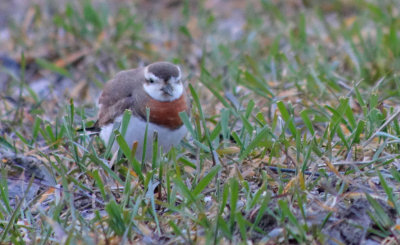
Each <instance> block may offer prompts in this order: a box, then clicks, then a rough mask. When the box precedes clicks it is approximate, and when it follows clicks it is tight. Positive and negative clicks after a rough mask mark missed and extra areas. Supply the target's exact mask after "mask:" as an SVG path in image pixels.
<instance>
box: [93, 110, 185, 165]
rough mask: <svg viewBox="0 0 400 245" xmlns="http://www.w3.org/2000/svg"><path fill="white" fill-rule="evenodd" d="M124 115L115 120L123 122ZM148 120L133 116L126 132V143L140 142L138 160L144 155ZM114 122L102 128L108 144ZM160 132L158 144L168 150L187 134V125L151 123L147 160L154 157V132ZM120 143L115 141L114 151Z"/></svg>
mask: <svg viewBox="0 0 400 245" xmlns="http://www.w3.org/2000/svg"><path fill="white" fill-rule="evenodd" d="M121 121H122V116H119V117H117V118H116V120H115V122H121ZM146 124H147V123H146V122H145V121H143V120H142V119H141V118H137V117H134V116H132V117H131V119H130V120H129V125H128V128H127V130H126V134H125V137H124V138H125V141H126V143H127V144H128V145H129V146H130V147H132V144H133V142H135V141H137V142H138V147H137V150H136V159H137V160H138V161H141V160H142V155H143V142H144V134H145V132H146ZM113 126H114V125H113V123H110V124H108V125H106V126H104V127H103V128H102V129H101V132H100V137H101V138H102V139H103V140H104V142H105V143H106V145H107V144H108V141H109V139H110V136H111V134H112V130H113ZM155 131H157V132H158V146H159V147H160V146H161V147H162V149H163V152H164V153H166V152H168V151H169V150H170V149H171V147H172V146H176V145H177V144H179V142H180V141H181V140H182V138H183V137H184V136H185V135H186V132H187V129H186V127H185V125H182V126H181V127H180V128H178V129H175V130H171V129H168V128H165V127H161V126H158V125H156V124H154V123H149V126H148V129H147V146H146V161H150V160H151V159H152V152H153V134H154V132H155ZM118 148H119V147H118V143H117V142H114V145H113V147H112V152H116V151H117V150H118Z"/></svg>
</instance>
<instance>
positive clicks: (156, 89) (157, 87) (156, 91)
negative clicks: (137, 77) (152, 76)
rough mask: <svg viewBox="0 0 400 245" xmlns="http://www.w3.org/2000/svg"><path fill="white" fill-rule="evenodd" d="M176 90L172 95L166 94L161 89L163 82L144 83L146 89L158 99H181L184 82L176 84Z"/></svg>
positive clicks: (152, 96)
mask: <svg viewBox="0 0 400 245" xmlns="http://www.w3.org/2000/svg"><path fill="white" fill-rule="evenodd" d="M173 87H174V92H173V94H172V96H165V95H164V93H163V92H162V91H161V88H162V85H161V84H143V89H144V91H145V92H146V93H147V94H148V95H149V96H150V97H151V98H153V99H155V100H158V101H173V100H176V99H179V98H180V97H181V95H182V93H183V85H182V83H179V84H174V85H173Z"/></svg>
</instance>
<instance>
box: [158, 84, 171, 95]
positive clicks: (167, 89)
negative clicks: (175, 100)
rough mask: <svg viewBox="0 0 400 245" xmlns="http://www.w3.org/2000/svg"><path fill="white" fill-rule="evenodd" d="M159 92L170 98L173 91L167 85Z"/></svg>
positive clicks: (169, 85)
mask: <svg viewBox="0 0 400 245" xmlns="http://www.w3.org/2000/svg"><path fill="white" fill-rule="evenodd" d="M161 90H162V91H163V92H164V93H166V94H168V95H169V96H172V92H173V91H174V88H173V87H172V86H171V84H169V83H167V85H165V86H164V87H162V88H161Z"/></svg>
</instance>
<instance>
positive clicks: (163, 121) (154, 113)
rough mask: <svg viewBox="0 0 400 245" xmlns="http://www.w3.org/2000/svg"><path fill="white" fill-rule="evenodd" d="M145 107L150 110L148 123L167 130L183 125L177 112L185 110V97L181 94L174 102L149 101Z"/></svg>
mask: <svg viewBox="0 0 400 245" xmlns="http://www.w3.org/2000/svg"><path fill="white" fill-rule="evenodd" d="M146 107H149V108H150V122H152V123H156V124H159V125H162V126H164V127H167V128H169V129H176V128H179V127H180V126H181V125H182V124H183V123H182V120H181V118H180V117H179V112H182V111H185V110H187V107H188V105H187V102H186V96H185V95H184V94H183V95H182V96H181V97H180V98H179V99H177V100H174V101H157V100H154V99H149V101H148V102H147V103H146Z"/></svg>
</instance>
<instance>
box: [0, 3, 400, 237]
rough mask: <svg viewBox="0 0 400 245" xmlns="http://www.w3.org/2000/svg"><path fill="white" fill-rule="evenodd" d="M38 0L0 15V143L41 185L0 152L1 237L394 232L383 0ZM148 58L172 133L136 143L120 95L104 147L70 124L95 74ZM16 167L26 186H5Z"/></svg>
mask: <svg viewBox="0 0 400 245" xmlns="http://www.w3.org/2000/svg"><path fill="white" fill-rule="evenodd" d="M48 4H49V5H41V4H36V5H35V4H32V5H27V6H25V7H24V8H22V9H23V10H19V11H22V13H27V14H26V15H24V16H26V17H24V19H23V21H17V20H15V21H10V22H9V24H8V26H6V28H7V29H8V30H9V32H10V37H9V39H8V40H6V41H5V42H6V43H5V45H0V46H3V47H6V48H4V49H5V50H1V51H2V52H4V53H5V54H6V55H7V56H8V57H10V58H11V59H13V60H15V62H16V63H17V64H18V65H19V69H14V68H13V67H12V66H9V65H7V64H6V63H5V62H2V63H1V62H0V69H1V71H2V72H4V73H7V74H10V76H9V78H8V80H6V82H4V84H5V85H4V91H3V92H0V98H2V99H1V101H0V149H7V150H8V151H11V152H15V153H19V154H26V155H31V156H35V157H37V158H38V159H39V160H41V161H43V164H44V166H46V169H47V171H48V172H49V175H48V176H51V178H52V180H54V182H55V183H56V184H55V185H54V186H47V185H46V186H45V185H40V183H39V184H37V182H35V181H34V178H32V179H29V178H28V177H26V176H25V173H24V172H22V173H20V175H19V176H17V177H15V176H13V175H12V173H13V172H12V171H11V170H10V168H11V169H12V167H10V166H8V167H6V166H7V164H6V162H7V161H6V160H4V161H3V162H2V165H1V166H2V177H1V181H0V200H1V201H0V243H15V244H24V243H35V244H47V243H67V244H75V243H84V244H99V243H101V244H111V243H135V242H142V243H187V244H195V243H196V244H197V243H206V244H217V243H247V242H249V241H251V242H255V243H265V244H326V243H327V242H328V241H332V239H336V241H340V242H342V243H343V244H346V243H348V242H349V241H348V240H346V239H349V238H346V236H344V235H343V232H342V235H338V234H337V233H335V232H336V231H338V232H340V231H341V230H340V229H345V231H344V233H346V232H348V233H349V236H351V234H352V233H354V232H356V231H360V230H361V231H362V232H363V239H365V240H373V241H377V242H382V241H384V240H385V241H391V242H393V244H395V242H399V240H400V230H399V225H400V224H399V223H398V220H399V218H400V200H399V199H400V198H399V196H400V193H399V191H398V190H399V187H400V174H399V165H398V161H399V157H400V155H399V149H400V145H399V144H400V125H399V122H398V119H397V118H398V117H397V116H398V111H399V109H400V108H399V106H398V104H399V102H400V96H399V95H400V93H399V91H400V90H399V85H400V80H399V76H398V71H400V56H399V54H400V36H399V33H398V31H397V30H398V29H399V28H400V15H399V11H400V5H399V3H398V2H397V1H389V0H388V1H367V0H358V1H345V0H334V1H313V0H307V1H298V2H288V3H286V2H285V3H283V2H282V3H277V2H275V1H267V0H260V1H256V0H254V1H249V2H246V3H242V2H241V1H232V2H230V3H225V2H224V4H222V3H219V2H218V1H215V2H213V3H212V1H198V2H192V1H182V3H180V4H178V5H176V6H175V5H172V6H166V5H163V4H162V3H158V4H157V3H154V4H153V5H152V8H153V10H152V11H154V12H150V7H149V6H147V5H146V4H148V3H141V2H139V3H137V4H130V3H125V2H118V3H115V4H110V3H105V2H102V1H94V0H93V1H89V0H88V1H71V2H70V3H66V4H60V6H55V5H54V3H48ZM210 4H214V5H213V6H211V7H210ZM52 5H54V6H52ZM50 9H52V11H50ZM142 9H146V11H143V10H142ZM147 10H148V11H147ZM24 11H25V12H24ZM232 16H233V17H232ZM155 60H169V61H172V62H176V63H179V64H180V65H181V68H182V70H183V71H184V73H185V74H184V75H185V76H186V79H187V80H188V81H189V86H188V92H189V93H190V94H191V98H192V112H191V115H190V117H189V115H187V114H185V113H182V114H181V118H182V120H183V122H184V124H185V125H186V127H187V128H188V132H189V133H188V137H187V139H186V140H185V141H184V142H182V144H181V145H180V146H179V147H177V148H175V149H172V150H171V151H170V152H169V153H168V154H167V155H166V156H160V154H157V156H156V157H154V158H153V159H152V162H151V163H147V164H146V163H144V162H143V161H142V159H135V158H134V150H135V149H133V151H132V149H131V148H130V147H129V146H128V145H127V144H126V142H125V141H124V139H123V135H124V133H125V132H124V131H125V130H126V125H127V123H128V120H129V111H127V112H126V113H125V114H124V120H123V121H122V127H121V132H119V131H118V130H116V131H115V141H116V142H117V143H118V144H119V145H120V147H121V150H120V152H119V153H118V154H117V155H116V156H112V155H111V154H110V147H111V145H112V143H110V144H109V145H108V146H104V145H103V143H102V142H101V140H100V139H99V138H98V137H97V136H88V135H87V134H82V133H80V132H78V131H77V129H78V128H82V127H85V126H91V125H93V123H94V120H95V116H96V110H95V109H94V108H95V107H96V106H95V103H96V97H97V96H98V95H99V92H100V91H101V88H102V86H103V84H104V83H105V82H106V81H107V80H108V79H110V78H111V77H112V76H113V75H114V74H115V73H116V72H118V71H119V70H122V69H129V68H132V67H137V66H140V65H143V64H147V63H149V62H152V61H155ZM1 64H2V65H1ZM13 69H14V70H13ZM38 78H43V79H44V81H45V82H46V81H47V82H46V83H45V87H44V88H43V87H42V88H38V87H35V84H38ZM124 129H125V130H124ZM155 137H157V136H155ZM155 142H157V141H156V140H155ZM153 148H154V150H158V147H157V144H155V145H154V146H153ZM0 154H1V152H0ZM28 172H29V171H28ZM28 176H29V175H28ZM21 178H26V185H27V186H31V187H30V188H33V187H32V186H34V185H35V184H36V185H38V186H39V187H40V191H37V192H34V196H35V198H34V199H29V198H28V193H29V188H28V189H27V190H26V194H25V195H22V198H15V196H12V195H11V194H10V193H11V190H12V189H11V187H10V184H12V183H14V182H17V183H19V182H18V181H22V180H21ZM7 179H8V181H6V180H7ZM49 187H52V188H49ZM37 193H39V194H37ZM358 200H362V201H365V203H364V204H365V205H362V206H363V208H360V209H357V210H358V211H357V210H356V211H353V210H354V209H355V207H357V206H356V205H357V203H358ZM351 212H354V214H355V215H353V216H351V215H350V214H351ZM349 213H350V214H349ZM362 219H364V220H362ZM343 224H349V227H351V228H341V227H342V226H341V225H343ZM346 229H347V230H346ZM350 239H356V238H350ZM356 241H357V240H356ZM359 242H361V241H359Z"/></svg>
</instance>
